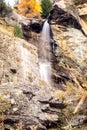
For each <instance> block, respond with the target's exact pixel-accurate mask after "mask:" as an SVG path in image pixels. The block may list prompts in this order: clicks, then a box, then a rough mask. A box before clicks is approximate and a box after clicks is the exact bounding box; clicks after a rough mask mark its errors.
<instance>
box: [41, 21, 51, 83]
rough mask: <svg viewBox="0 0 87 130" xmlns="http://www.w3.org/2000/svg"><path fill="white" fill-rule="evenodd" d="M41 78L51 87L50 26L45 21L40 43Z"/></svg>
mask: <svg viewBox="0 0 87 130" xmlns="http://www.w3.org/2000/svg"><path fill="white" fill-rule="evenodd" d="M39 66H40V76H41V80H43V81H45V82H46V83H47V84H48V85H50V82H51V81H50V78H51V64H50V26H49V23H48V22H47V21H45V23H44V25H43V29H42V34H41V42H40V62H39Z"/></svg>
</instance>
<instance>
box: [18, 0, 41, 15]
mask: <svg viewBox="0 0 87 130" xmlns="http://www.w3.org/2000/svg"><path fill="white" fill-rule="evenodd" d="M17 7H18V13H20V14H23V15H24V16H26V17H35V16H39V15H40V13H41V5H40V2H37V1H36V0H21V2H20V3H19V4H18V5H17Z"/></svg>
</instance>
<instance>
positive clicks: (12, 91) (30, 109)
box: [0, 83, 65, 130]
mask: <svg viewBox="0 0 87 130" xmlns="http://www.w3.org/2000/svg"><path fill="white" fill-rule="evenodd" d="M26 88H27V89H26ZM45 88H46V87H45V86H43V87H39V86H33V85H30V84H25V83H17V84H14V83H8V84H4V85H0V90H1V91H0V95H1V97H2V99H3V102H7V104H9V108H6V109H5V110H4V112H5V115H6V118H5V125H6V126H8V125H9V126H11V127H13V128H15V126H16V125H17V124H18V123H20V122H22V125H23V130H27V129H29V128H30V127H31V126H35V127H36V126H37V128H38V129H46V127H47V126H49V125H50V126H51V125H52V124H54V123H57V121H58V120H60V117H59V116H58V115H59V113H61V109H64V108H65V105H64V103H63V101H62V100H60V99H55V98H54V96H53V95H52V93H51V89H50V88H49V94H48V89H45ZM43 91H44V92H43ZM39 92H40V94H39ZM4 93H5V96H4ZM44 93H45V95H44V96H43V94H44ZM43 97H44V98H43Z"/></svg>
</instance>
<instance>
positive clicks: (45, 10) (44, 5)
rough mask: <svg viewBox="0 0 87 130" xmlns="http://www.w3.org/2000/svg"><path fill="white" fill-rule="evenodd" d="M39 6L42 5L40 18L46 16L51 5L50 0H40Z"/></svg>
mask: <svg viewBox="0 0 87 130" xmlns="http://www.w3.org/2000/svg"><path fill="white" fill-rule="evenodd" d="M41 7H42V12H41V16H42V18H47V16H48V14H49V12H50V9H51V7H52V3H51V2H50V0H42V1H41Z"/></svg>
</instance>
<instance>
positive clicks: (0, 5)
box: [0, 0, 12, 17]
mask: <svg viewBox="0 0 87 130" xmlns="http://www.w3.org/2000/svg"><path fill="white" fill-rule="evenodd" d="M10 12H12V9H11V7H9V6H7V5H6V3H5V2H4V0H0V16H1V17H4V16H6V15H7V14H8V13H10Z"/></svg>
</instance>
